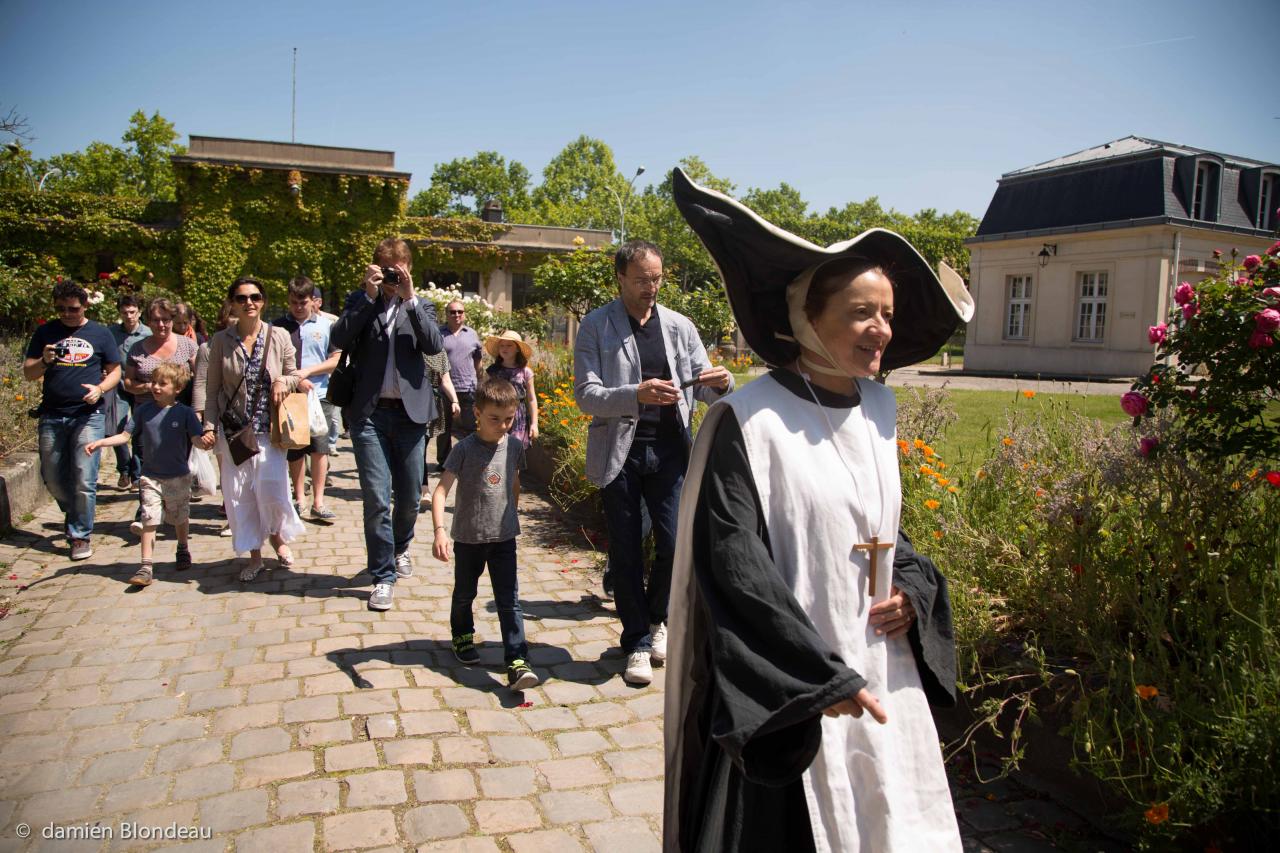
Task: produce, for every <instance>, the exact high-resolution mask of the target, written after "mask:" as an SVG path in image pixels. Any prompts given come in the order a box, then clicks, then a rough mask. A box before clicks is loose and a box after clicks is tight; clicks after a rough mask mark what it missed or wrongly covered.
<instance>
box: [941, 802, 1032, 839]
mask: <svg viewBox="0 0 1280 853" xmlns="http://www.w3.org/2000/svg"><path fill="white" fill-rule="evenodd" d="M955 807H956V815H957V816H958V817H959V818H960V820H961V821H962V824H961V825H964V824H968V825H969V826H972V827H973V828H974V829H976V830H977V831H978V832H981V833H984V834H985V833H988V832H1001V831H1003V830H1006V829H1013V828H1014V827H1016V826H1018V825H1019V824H1021V822H1022V821H1021V820H1020V819H1019V818H1017V817H1014V816H1013V815H1012V814H1011V813H1010V807H1009V806H1008V805H1007V804H1005V803H998V802H991V801H989V800H984V799H981V798H979V797H974V798H972V799H967V800H959V801H957V802H956V804H955Z"/></svg>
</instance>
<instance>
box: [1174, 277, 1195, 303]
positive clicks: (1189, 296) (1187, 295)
mask: <svg viewBox="0 0 1280 853" xmlns="http://www.w3.org/2000/svg"><path fill="white" fill-rule="evenodd" d="M1195 298H1196V289H1195V288H1194V287H1192V286H1191V283H1190V282H1186V281H1184V282H1183V283H1182V284H1180V285H1178V289H1177V290H1175V291H1174V292H1173V301H1174V302H1176V303H1178V304H1179V305H1186V304H1187V303H1188V302H1194V301H1195Z"/></svg>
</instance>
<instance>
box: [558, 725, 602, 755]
mask: <svg viewBox="0 0 1280 853" xmlns="http://www.w3.org/2000/svg"><path fill="white" fill-rule="evenodd" d="M556 749H558V750H560V754H561V755H563V756H565V757H566V758H568V757H571V756H574V755H588V754H590V753H593V752H604V751H605V750H607V749H613V744H611V743H609V741H608V740H606V739H605V736H604V735H602V734H600V733H599V732H596V731H580V732H562V733H560V734H558V735H556Z"/></svg>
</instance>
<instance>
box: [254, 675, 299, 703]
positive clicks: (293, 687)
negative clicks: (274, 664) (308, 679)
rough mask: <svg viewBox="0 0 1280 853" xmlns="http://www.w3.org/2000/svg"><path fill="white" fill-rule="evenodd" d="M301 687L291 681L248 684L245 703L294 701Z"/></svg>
mask: <svg viewBox="0 0 1280 853" xmlns="http://www.w3.org/2000/svg"><path fill="white" fill-rule="evenodd" d="M301 689H302V687H301V685H300V684H298V682H297V681H294V680H293V679H282V680H280V681H268V682H265V683H262V684H250V685H249V693H248V695H247V696H246V698H245V701H247V702H249V703H250V704H256V703H258V702H280V701H283V700H285V699H296V698H297V696H298V692H299V691H300V690H301Z"/></svg>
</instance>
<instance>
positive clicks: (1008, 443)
mask: <svg viewBox="0 0 1280 853" xmlns="http://www.w3.org/2000/svg"><path fill="white" fill-rule="evenodd" d="M1000 443H1001V444H1003V445H1004V446H1005V447H1013V439H1012V438H1009V436H1007V435H1006V436H1005V437H1004V438H1002V439H1000Z"/></svg>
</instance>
